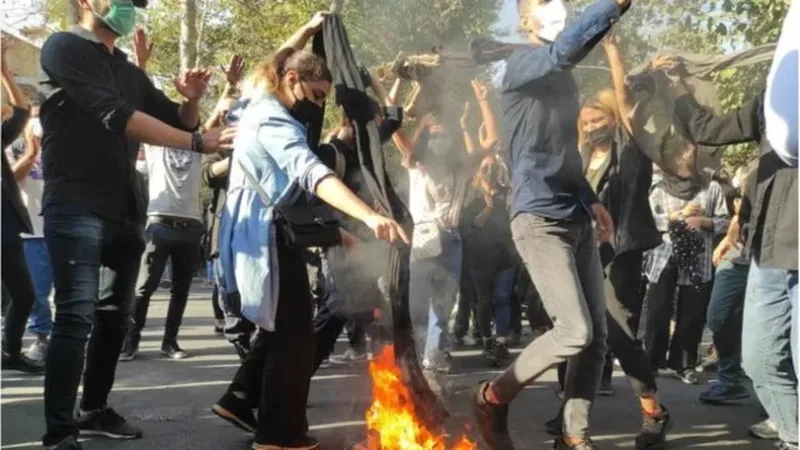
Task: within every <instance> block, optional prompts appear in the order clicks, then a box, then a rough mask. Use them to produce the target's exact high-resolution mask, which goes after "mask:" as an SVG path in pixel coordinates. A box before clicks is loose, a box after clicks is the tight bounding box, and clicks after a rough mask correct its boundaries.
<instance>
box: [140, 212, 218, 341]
mask: <svg viewBox="0 0 800 450" xmlns="http://www.w3.org/2000/svg"><path fill="white" fill-rule="evenodd" d="M172 222H175V224H180V225H181V226H180V227H176V226H173V223H172ZM202 233H203V224H202V223H200V222H199V221H196V220H187V219H170V221H168V222H163V223H162V222H158V221H156V222H152V223H150V224H149V225H148V226H147V230H146V231H145V239H146V246H145V251H144V254H143V255H142V263H141V268H140V269H139V277H138V280H137V282H136V299H135V301H134V304H133V324H132V329H131V330H130V333H131V334H132V335H136V336H138V335H139V334H141V331H142V329H143V328H144V326H145V322H146V321H147V311H148V309H149V308H150V297H151V296H152V295H153V293H154V292H155V291H156V289H158V285H159V283H160V282H161V277H162V275H163V274H164V269H165V267H166V264H167V260H168V259H171V260H172V287H171V292H170V300H169V308H168V309H167V318H166V321H165V324H164V341H165V342H166V341H174V340H176V339H177V337H178V330H179V329H180V326H181V323H182V322H183V314H184V312H185V311H186V303H187V302H188V300H189V291H190V290H191V287H192V278H194V275H195V272H196V270H197V263H198V257H199V253H198V249H199V248H200V240H201V237H202Z"/></svg>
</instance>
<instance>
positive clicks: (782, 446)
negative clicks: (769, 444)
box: [775, 441, 797, 450]
mask: <svg viewBox="0 0 800 450" xmlns="http://www.w3.org/2000/svg"><path fill="white" fill-rule="evenodd" d="M775 447H776V448H777V449H778V450H797V444H792V443H791V442H784V441H780V442H778V445H776V446H775Z"/></svg>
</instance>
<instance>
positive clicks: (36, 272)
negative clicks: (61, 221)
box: [24, 238, 53, 336]
mask: <svg viewBox="0 0 800 450" xmlns="http://www.w3.org/2000/svg"><path fill="white" fill-rule="evenodd" d="M24 245H25V261H26V262H27V263H28V271H29V272H30V274H31V281H33V290H34V292H35V293H36V300H35V301H34V302H33V308H32V309H31V317H30V321H29V322H28V331H30V332H31V333H33V334H38V335H43V336H50V332H51V331H53V313H52V311H50V290H51V289H52V288H53V270H52V268H51V267H50V253H48V252H47V244H45V242H44V238H31V239H25V240H24Z"/></svg>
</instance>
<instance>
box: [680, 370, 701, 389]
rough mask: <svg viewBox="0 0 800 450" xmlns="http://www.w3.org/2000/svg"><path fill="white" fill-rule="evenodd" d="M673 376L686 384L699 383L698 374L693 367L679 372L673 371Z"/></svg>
mask: <svg viewBox="0 0 800 450" xmlns="http://www.w3.org/2000/svg"><path fill="white" fill-rule="evenodd" d="M675 376H676V377H677V378H678V379H679V380H681V381H683V382H684V383H686V384H693V385H694V384H698V383H700V375H698V374H697V372H696V371H695V370H694V369H684V370H683V371H681V372H675Z"/></svg>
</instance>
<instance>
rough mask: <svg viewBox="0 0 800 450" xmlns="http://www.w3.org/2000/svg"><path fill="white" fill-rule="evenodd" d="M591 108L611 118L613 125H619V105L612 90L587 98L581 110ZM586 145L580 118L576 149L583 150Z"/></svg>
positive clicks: (604, 90)
mask: <svg viewBox="0 0 800 450" xmlns="http://www.w3.org/2000/svg"><path fill="white" fill-rule="evenodd" d="M584 108H591V109H596V110H598V111H602V112H603V114H605V115H607V116H609V117H612V118H613V119H614V123H619V105H618V104H617V96H616V94H614V90H613V89H602V90H600V91H599V92H597V93H596V94H594V95H592V96H591V97H589V98H587V99H586V100H585V101H584V102H583V105H582V106H581V109H584ZM585 144H586V135H585V134H584V132H583V123H581V118H580V116H579V117H578V149H580V150H583V146H584V145H585Z"/></svg>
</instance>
